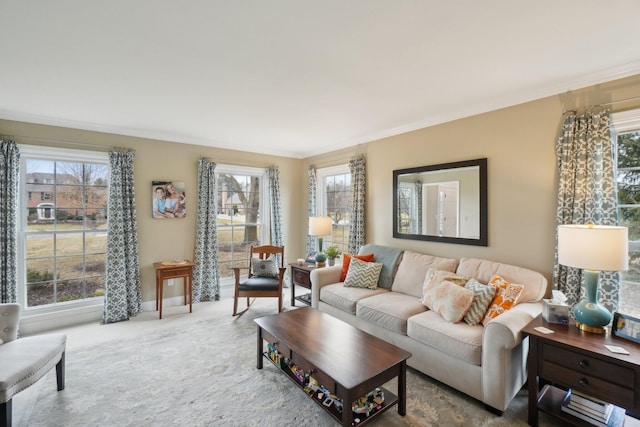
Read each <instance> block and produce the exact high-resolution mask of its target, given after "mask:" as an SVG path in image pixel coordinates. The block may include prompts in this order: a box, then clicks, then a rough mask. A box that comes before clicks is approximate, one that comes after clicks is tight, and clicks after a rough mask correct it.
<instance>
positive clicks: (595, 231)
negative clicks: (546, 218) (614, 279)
mask: <svg viewBox="0 0 640 427" xmlns="http://www.w3.org/2000/svg"><path fill="white" fill-rule="evenodd" d="M628 234H629V232H628V230H627V227H614V226H606V225H591V224H590V225H560V226H558V263H559V264H562V265H566V266H568V267H574V268H581V269H586V270H596V271H621V270H628V269H629V245H628Z"/></svg>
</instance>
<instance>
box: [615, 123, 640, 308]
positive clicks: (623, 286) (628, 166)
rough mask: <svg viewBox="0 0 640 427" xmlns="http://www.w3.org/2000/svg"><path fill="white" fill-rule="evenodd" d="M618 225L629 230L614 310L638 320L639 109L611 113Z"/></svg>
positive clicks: (639, 219)
mask: <svg viewBox="0 0 640 427" xmlns="http://www.w3.org/2000/svg"><path fill="white" fill-rule="evenodd" d="M612 128H613V130H614V139H615V141H616V157H617V158H616V164H617V171H616V174H617V176H616V181H617V186H618V213H619V217H620V225H622V226H625V227H628V228H629V270H627V271H622V272H621V273H620V279H621V280H620V296H619V307H618V311H620V312H621V313H625V314H629V315H631V316H634V317H640V305H639V304H638V302H640V110H632V111H625V112H622V113H615V114H612Z"/></svg>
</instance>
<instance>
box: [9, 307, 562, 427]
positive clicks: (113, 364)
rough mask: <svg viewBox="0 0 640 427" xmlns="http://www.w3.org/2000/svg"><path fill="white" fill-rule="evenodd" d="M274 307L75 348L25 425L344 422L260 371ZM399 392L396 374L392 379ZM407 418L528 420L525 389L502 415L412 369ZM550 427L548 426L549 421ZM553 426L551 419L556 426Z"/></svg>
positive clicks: (45, 384) (390, 420)
mask: <svg viewBox="0 0 640 427" xmlns="http://www.w3.org/2000/svg"><path fill="white" fill-rule="evenodd" d="M272 313H273V311H261V310H259V309H256V310H253V309H251V310H249V311H247V312H246V313H244V314H243V315H242V316H240V317H235V318H234V317H232V316H231V315H229V313H228V312H224V313H222V312H220V313H219V314H213V315H212V317H211V318H210V319H207V320H203V321H199V322H197V323H194V324H192V325H189V326H188V327H180V328H176V327H173V328H171V327H170V328H167V329H161V330H157V331H153V332H146V333H142V334H140V335H139V336H136V337H134V338H133V339H131V338H127V339H116V340H111V341H108V342H104V343H101V344H97V345H92V346H86V347H81V348H77V349H71V350H68V351H67V355H66V366H67V371H66V388H65V390H63V391H61V392H56V391H55V371H52V372H51V373H49V374H48V375H47V376H46V377H45V378H44V379H43V380H42V381H41V383H42V384H40V385H39V387H38V390H37V393H36V394H35V396H36V397H35V398H34V399H33V400H34V401H33V404H32V405H30V407H29V410H28V413H25V414H21V415H22V416H21V422H20V424H21V425H25V426H30V427H37V426H121V427H122V426H335V425H337V424H336V422H335V421H334V420H333V419H332V418H331V417H330V416H329V415H328V414H327V413H326V412H325V411H324V410H323V409H322V408H320V407H319V406H317V404H316V403H314V402H312V401H311V400H310V399H309V398H307V397H306V395H305V394H304V393H303V392H302V391H301V390H300V389H298V388H297V387H296V386H295V385H294V384H293V383H292V382H291V381H290V380H289V379H288V378H286V377H285V376H284V375H283V374H282V373H281V372H279V371H278V370H277V369H276V368H275V367H274V366H273V365H270V364H269V363H265V364H264V369H262V370H257V369H256V353H255V351H256V325H255V323H254V322H253V319H254V318H256V317H260V316H263V315H268V314H272ZM385 387H387V388H388V389H389V390H390V391H392V392H396V390H397V385H396V383H395V382H394V381H392V382H390V383H388V384H387V385H386V386H385ZM407 396H408V401H407V415H406V416H404V417H402V416H400V415H399V414H398V413H397V410H396V409H395V407H394V408H392V409H390V410H388V411H387V412H385V413H384V414H383V415H382V416H381V417H380V418H379V420H378V421H376V422H375V423H373V425H379V426H485V427H499V426H505V427H506V426H526V425H527V423H526V417H527V408H526V404H527V398H526V392H525V391H522V392H521V393H520V394H519V395H518V396H517V397H516V398H515V399H514V401H513V402H512V404H511V405H510V407H509V409H508V410H507V411H506V412H505V414H504V415H503V416H501V417H498V416H496V415H494V414H492V413H490V412H488V411H486V410H485V409H484V406H483V404H482V403H481V402H478V401H476V400H474V399H471V398H469V397H467V396H465V395H464V394H462V393H459V392H457V391H456V390H453V389H451V388H449V387H447V386H446V385H443V384H441V383H439V382H437V381H434V380H432V379H430V378H429V377H426V376H425V375H422V374H420V373H419V372H417V371H415V370H413V369H408V372H407ZM541 425H545V421H544V419H543V420H541ZM546 425H551V424H546Z"/></svg>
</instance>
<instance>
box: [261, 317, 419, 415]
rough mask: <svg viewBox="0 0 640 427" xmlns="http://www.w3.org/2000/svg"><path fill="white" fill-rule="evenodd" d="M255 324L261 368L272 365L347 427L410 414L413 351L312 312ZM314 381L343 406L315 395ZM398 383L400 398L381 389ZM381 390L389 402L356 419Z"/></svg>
mask: <svg viewBox="0 0 640 427" xmlns="http://www.w3.org/2000/svg"><path fill="white" fill-rule="evenodd" d="M254 321H255V322H256V323H257V325H258V353H257V357H258V359H257V368H258V369H262V362H263V358H267V359H268V360H270V361H272V362H273V363H274V365H275V366H277V367H278V368H279V369H280V370H281V371H282V372H283V373H284V374H285V375H286V376H287V377H288V378H289V379H291V380H292V381H293V382H294V383H295V384H297V385H298V386H299V387H300V388H302V389H304V390H305V391H306V392H307V394H308V395H309V396H310V398H312V399H313V400H314V401H316V403H318V404H319V405H320V406H321V407H323V408H324V409H325V410H326V411H327V412H328V413H329V414H331V415H332V416H333V417H334V418H335V419H336V420H337V421H338V422H340V423H342V425H343V426H351V425H364V424H367V423H369V422H370V421H371V420H373V419H375V418H376V417H377V416H378V415H380V414H382V413H383V412H384V411H386V410H387V409H389V408H390V407H392V406H393V405H394V404H397V405H398V413H399V414H400V415H405V414H406V410H407V393H406V386H407V381H406V375H407V359H408V358H409V357H411V353H409V352H408V351H405V350H403V349H401V348H399V347H396V346H395V345H393V344H390V343H388V342H386V341H383V340H381V339H379V338H377V337H374V336H373V335H370V334H368V333H366V332H363V331H361V330H359V329H357V328H354V327H353V326H351V325H349V324H348V323H345V322H343V321H342V320H339V319H336V318H334V317H332V316H330V315H328V314H325V313H322V312H320V311H318V310H316V309H314V308H312V307H305V308H300V309H297V310H292V311H287V312H283V313H279V314H274V315H271V316H265V317H261V318H259V319H255V320H254ZM265 341H266V342H267V343H268V345H267V347H268V349H267V351H264V342H265ZM292 366H295V368H294V370H295V371H296V372H294V371H293V370H292V368H291V367H292ZM309 376H310V377H313V378H314V379H315V381H316V382H317V384H319V385H321V386H323V387H324V389H325V390H327V391H329V392H330V394H329V396H330V395H334V396H337V397H338V398H339V400H335V401H334V400H332V399H331V398H330V399H328V400H327V397H328V396H327V394H328V393H322V391H318V390H310V387H309ZM394 377H398V395H397V396H396V395H394V394H393V393H391V392H390V391H389V390H386V389H384V388H382V387H381V386H382V384H384V383H386V382H387V381H389V380H391V379H393V378H394ZM312 384H313V382H312ZM376 388H380V389H381V391H382V392H383V393H384V402H383V403H382V404H379V405H375V406H376V408H375V409H374V410H371V411H370V412H369V413H368V414H365V413H357V414H354V413H353V412H352V411H351V405H352V403H353V402H354V401H356V400H358V399H360V398H361V397H363V396H365V395H366V394H367V393H369V392H371V391H373V390H375V389H376ZM320 396H321V397H320ZM338 402H341V403H338ZM340 406H342V408H343V409H342V411H340V410H339V408H340ZM356 418H357V419H358V421H355V419H356Z"/></svg>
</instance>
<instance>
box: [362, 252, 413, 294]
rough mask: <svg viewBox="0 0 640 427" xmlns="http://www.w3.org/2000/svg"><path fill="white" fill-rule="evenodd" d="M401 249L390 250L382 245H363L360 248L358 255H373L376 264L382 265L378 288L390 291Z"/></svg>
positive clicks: (400, 256)
mask: <svg viewBox="0 0 640 427" xmlns="http://www.w3.org/2000/svg"><path fill="white" fill-rule="evenodd" d="M402 252H403V251H402V249H397V248H392V247H390V246H383V245H372V244H368V245H364V246H363V247H361V248H360V251H359V252H358V253H359V254H373V256H374V258H375V260H376V262H381V263H382V271H381V272H380V279H378V286H382V287H383V288H386V289H391V284H392V283H393V278H394V277H395V275H396V270H397V269H398V263H399V262H400V259H401V258H402Z"/></svg>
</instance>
